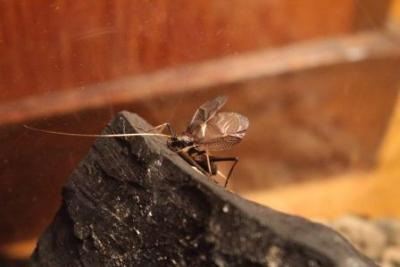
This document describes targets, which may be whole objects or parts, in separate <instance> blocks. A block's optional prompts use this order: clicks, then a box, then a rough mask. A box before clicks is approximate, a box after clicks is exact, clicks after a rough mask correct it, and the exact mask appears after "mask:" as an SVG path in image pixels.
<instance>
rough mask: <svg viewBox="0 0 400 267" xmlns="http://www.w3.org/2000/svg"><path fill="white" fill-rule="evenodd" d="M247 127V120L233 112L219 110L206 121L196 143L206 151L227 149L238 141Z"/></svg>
mask: <svg viewBox="0 0 400 267" xmlns="http://www.w3.org/2000/svg"><path fill="white" fill-rule="evenodd" d="M248 128H249V120H248V119H247V118H246V117H245V116H243V115H241V114H239V113H235V112H219V113H217V114H216V115H215V116H214V117H213V118H211V119H210V120H209V121H208V122H207V126H206V127H205V132H204V138H203V139H202V140H197V142H198V144H199V145H200V146H202V147H203V148H204V149H205V150H208V151H220V150H228V149H230V148H231V147H232V146H233V145H235V144H237V143H239V142H240V141H241V140H242V139H243V137H244V136H245V134H246V131H247V129H248Z"/></svg>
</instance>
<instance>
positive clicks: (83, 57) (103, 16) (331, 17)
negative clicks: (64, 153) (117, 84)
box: [0, 0, 387, 102]
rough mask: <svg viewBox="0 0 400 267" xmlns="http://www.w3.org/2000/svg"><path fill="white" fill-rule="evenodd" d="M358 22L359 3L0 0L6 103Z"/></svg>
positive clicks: (0, 71)
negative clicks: (28, 96) (50, 0)
mask: <svg viewBox="0 0 400 267" xmlns="http://www.w3.org/2000/svg"><path fill="white" fill-rule="evenodd" d="M386 2H387V1H379V3H380V5H379V8H380V9H382V10H383V9H385V8H386ZM361 5H362V4H361ZM373 7H374V8H375V7H376V5H374V6H373ZM364 11H365V10H364ZM365 12H367V13H368V12H373V10H372V11H371V10H370V8H369V6H366V11H365ZM358 15H359V10H358V9H357V1H356V0H337V1H335V2H334V3H333V2H332V1H314V0H302V1H290V0H287V1H275V0H256V1H244V0H233V1H223V0H221V1H200V0H199V1H185V0H174V1H162V0H161V1H145V0H133V1H132V0H122V1H111V0H103V1H94V0H91V1H76V2H74V3H71V2H70V1H66V0H58V1H52V2H49V1H46V0H38V1H28V0H23V1H1V3H0V58H1V61H0V102H4V101H7V100H11V99H15V98H20V97H24V96H27V95H32V94H40V93H47V92H49V91H54V90H61V89H65V88H71V87H74V88H75V87H78V88H80V89H81V90H84V88H85V85H87V84H90V83H93V82H99V81H108V80H110V79H114V78H117V77H120V76H122V75H127V74H134V73H141V72H146V71H151V70H155V69H158V68H163V67H167V66H175V65H177V64H182V63H187V62H193V61H199V60H204V59H210V58H214V57H221V56H225V55H232V54H236V53H241V52H243V51H249V50H255V49H261V48H266V47H272V46H278V45H282V44H287V43H290V42H294V41H298V40H304V39H310V38H316V37H322V36H331V35H336V34H342V33H349V32H352V31H353V30H354V21H356V17H357V16H358Z"/></svg>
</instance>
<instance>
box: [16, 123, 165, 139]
mask: <svg viewBox="0 0 400 267" xmlns="http://www.w3.org/2000/svg"><path fill="white" fill-rule="evenodd" d="M23 126H24V127H25V128H27V129H29V130H32V131H37V132H42V133H48V134H56V135H65V136H80V137H101V138H113V137H131V136H162V137H166V138H171V137H172V136H171V135H168V134H160V133H125V134H79V133H68V132H59V131H51V130H46V129H39V128H35V127H32V126H29V125H26V124H24V125H23Z"/></svg>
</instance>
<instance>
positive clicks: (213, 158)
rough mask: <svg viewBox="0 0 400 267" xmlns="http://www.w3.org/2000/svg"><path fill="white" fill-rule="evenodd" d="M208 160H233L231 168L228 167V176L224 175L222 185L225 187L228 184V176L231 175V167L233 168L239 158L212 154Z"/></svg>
mask: <svg viewBox="0 0 400 267" xmlns="http://www.w3.org/2000/svg"><path fill="white" fill-rule="evenodd" d="M210 160H211V161H212V162H220V161H231V162H233V164H232V166H231V168H230V170H229V172H228V176H227V177H226V180H225V185H224V187H226V186H227V185H228V182H229V178H230V177H231V174H232V172H233V169H234V168H235V166H236V164H237V163H238V162H239V158H238V157H214V156H212V157H211V158H210Z"/></svg>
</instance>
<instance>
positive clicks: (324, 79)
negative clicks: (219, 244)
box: [0, 34, 400, 243]
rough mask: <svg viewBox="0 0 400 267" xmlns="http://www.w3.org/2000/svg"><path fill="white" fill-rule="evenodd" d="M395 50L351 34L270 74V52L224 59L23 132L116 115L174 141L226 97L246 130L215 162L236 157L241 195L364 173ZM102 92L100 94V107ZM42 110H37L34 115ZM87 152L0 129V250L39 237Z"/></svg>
mask: <svg viewBox="0 0 400 267" xmlns="http://www.w3.org/2000/svg"><path fill="white" fill-rule="evenodd" d="M396 40H398V39H397V37H396V36H392V35H390V34H389V35H388V34H366V35H364V34H361V35H360V36H357V37H354V38H345V39H340V40H336V41H329V42H322V43H320V42H318V43H314V44H308V45H306V46H300V47H297V48H296V47H292V48H291V49H289V50H285V49H279V50H277V51H276V54H275V58H278V59H279V62H281V64H282V65H278V66H280V68H276V67H277V65H276V63H277V61H273V60H265V57H266V58H268V59H273V58H274V57H273V56H272V55H273V54H274V53H273V52H268V53H266V54H265V53H263V52H261V53H259V54H258V56H257V55H252V56H250V57H249V58H246V57H239V58H233V59H229V60H228V62H229V64H228V65H226V64H227V61H226V59H223V60H221V61H215V62H210V63H205V64H203V65H201V67H199V68H197V67H193V66H192V67H190V68H188V69H187V70H188V71H189V75H187V74H188V72H179V70H178V71H173V72H166V73H167V74H168V75H167V74H165V73H164V74H163V75H162V77H163V79H161V80H159V81H157V82H156V85H157V86H153V87H149V88H153V89H154V88H158V89H155V90H156V92H157V94H155V95H151V94H150V93H146V92H145V93H143V94H144V95H147V98H136V97H132V96H129V97H128V100H124V101H121V100H118V101H115V102H114V103H112V102H110V103H109V104H105V102H102V103H104V104H102V105H98V106H95V107H97V108H96V109H89V110H84V107H88V106H84V105H83V106H80V107H78V108H77V109H69V110H68V113H64V114H61V113H59V116H57V117H54V116H53V117H47V116H44V115H43V114H42V115H40V117H41V118H40V119H38V120H37V121H31V122H28V123H29V124H31V125H36V126H38V127H42V128H48V129H57V130H63V131H70V132H81V133H85V132H86V133H96V132H99V131H100V130H101V129H102V128H103V127H104V125H105V123H106V122H107V121H108V120H109V119H110V118H111V117H112V115H113V114H114V113H115V112H116V111H119V110H121V109H128V110H130V111H133V112H137V113H139V114H140V115H141V116H143V117H144V118H146V119H147V120H148V121H149V122H151V123H153V124H158V123H162V122H165V121H170V122H171V123H172V124H173V125H174V126H175V127H176V129H177V130H178V131H179V130H182V129H184V126H185V125H186V123H187V121H188V120H189V119H190V117H191V116H192V114H193V112H194V110H195V108H197V107H198V105H200V104H201V103H202V102H203V101H205V100H206V99H209V98H211V97H212V96H215V95H217V94H227V95H229V96H230V100H229V102H228V104H227V106H226V108H225V110H232V111H237V112H241V113H243V114H245V115H246V116H248V117H249V119H250V121H251V125H250V129H249V132H248V135H247V136H246V138H245V139H244V141H243V143H241V144H240V145H239V146H237V148H235V149H234V150H232V151H229V152H227V153H224V154H226V155H238V156H240V157H241V161H240V163H239V165H238V167H237V169H236V171H235V173H234V177H233V178H232V188H233V189H235V190H238V191H239V192H243V191H247V190H251V189H254V188H258V189H259V188H262V187H267V186H273V185H277V184H284V183H289V182H293V181H299V180H305V179H310V178H316V177H321V175H324V176H327V175H330V174H334V173H338V172H343V171H345V170H349V169H354V168H360V167H362V166H364V167H368V166H371V165H372V164H373V162H374V159H375V157H376V150H377V148H378V147H379V144H380V141H381V138H382V134H383V132H384V131H385V127H386V125H387V121H388V119H389V118H390V114H391V111H392V108H393V104H394V101H395V99H396V95H397V93H398V84H399V79H400V78H399V76H398V69H399V68H400V53H399V49H400V48H399V47H400V46H399V45H397V41H396ZM321 44H325V45H322V46H321ZM329 44H330V45H329ZM340 44H342V45H340ZM343 44H346V45H343ZM378 44H379V45H378ZM321 47H324V49H325V50H327V51H325V52H324V49H319V48H321ZM350 48H351V49H350ZM283 51H286V53H283ZM290 51H295V52H296V53H290ZM299 51H302V53H297V52H299ZM307 51H308V52H307ZM316 52H318V53H316ZM311 55H315V56H314V58H310V56H311ZM317 55H320V56H317ZM297 56H298V58H297ZM305 59H307V60H305ZM245 62H247V63H248V64H240V63H245ZM250 62H251V64H250ZM285 62H286V63H285ZM288 62H289V63H290V64H287V63H288ZM304 63H307V64H304ZM223 66H226V67H225V68H223ZM227 66H231V68H229V67H227ZM234 66H241V67H240V68H236V67H234ZM283 66H286V67H285V68H283ZM223 69H224V71H222V72H217V73H216V72H215V70H220V71H221V70H223ZM249 69H250V70H251V71H249ZM181 71H183V69H181ZM177 74H179V75H180V76H179V75H177ZM196 74H197V75H196ZM157 75H158V74H157ZM157 75H156V76H153V75H152V74H148V75H146V76H147V77H148V83H146V84H150V85H151V84H152V83H151V81H154V77H159V76H157ZM146 76H143V77H142V78H141V80H143V81H144V80H146V79H145V77H146ZM149 77H150V78H149ZM166 77H169V78H166ZM190 77H191V78H190ZM196 77H197V78H196ZM206 77H207V78H208V80H207V79H205V78H206ZM185 79H187V80H186V82H187V83H185ZM168 81H169V82H168ZM171 83H172V84H173V85H179V86H178V87H177V88H178V89H177V90H176V91H174V93H171V92H169V93H168V90H169V89H171V88H174V87H170V85H171ZM185 85H186V86H187V87H185ZM163 86H165V87H163ZM160 88H161V89H160ZM162 88H164V89H162ZM165 88H168V90H167V89H165ZM185 89H186V90H185ZM189 89H190V90H189ZM104 90H106V89H104ZM157 90H160V91H157ZM163 90H164V91H163ZM99 92H102V91H101V90H100V91H99ZM106 92H107V90H106ZM111 92H112V91H111ZM111 92H110V93H107V94H105V96H107V97H109V98H110V99H109V100H112V97H111V96H112V93H111ZM116 92H118V90H116ZM121 92H126V91H125V89H124V90H122V91H121ZM128 92H130V91H129V90H128ZM162 92H164V93H162ZM64 93H67V92H58V94H64ZM93 95H94V94H93ZM100 95H101V94H100ZM122 95H124V94H122ZM133 96H135V94H134V95H133ZM142 96H143V95H142ZM45 99H46V98H45ZM102 101H105V99H103V100H102ZM43 103H45V102H40V101H39V102H38V103H37V107H38V108H40V106H41V105H43ZM49 103H50V102H49ZM56 103H57V102H56ZM81 104H82V102H81ZM54 106H56V105H54ZM60 106H62V104H61V103H60ZM3 107H4V106H3ZM64 112H66V111H65V110H64ZM49 114H51V112H49ZM53 114H57V113H53ZM3 118H4V117H3ZM92 142H93V140H92V139H87V138H71V137H65V136H64V137H63V136H55V135H47V134H43V133H37V132H32V131H29V130H27V129H25V128H23V127H22V126H21V125H20V124H19V123H17V124H9V125H4V126H3V127H2V128H1V129H0V144H2V145H1V151H2V153H1V154H0V170H1V178H2V179H0V203H4V204H3V206H2V209H0V218H2V221H1V223H0V233H1V236H2V238H1V240H0V243H2V242H3V243H4V242H10V241H13V240H14V241H15V240H22V239H25V238H30V237H34V236H36V235H37V234H39V233H40V232H41V231H42V230H43V228H44V227H45V225H46V224H47V223H48V222H49V220H51V218H52V216H53V214H54V212H55V210H56V207H57V206H58V205H59V203H58V201H59V192H60V188H61V185H62V184H63V183H64V181H65V180H66V179H67V177H68V175H69V173H70V172H71V171H72V169H73V168H74V166H75V165H76V164H77V163H78V162H79V160H80V159H81V158H82V157H83V156H84V154H85V152H86V151H87V149H88V148H89V147H90V144H91V143H92ZM26 222H29V225H30V226H29V227H26Z"/></svg>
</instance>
